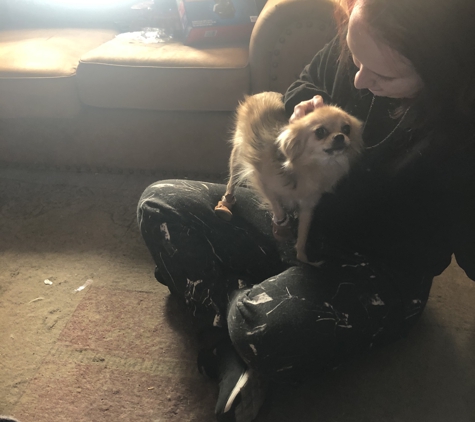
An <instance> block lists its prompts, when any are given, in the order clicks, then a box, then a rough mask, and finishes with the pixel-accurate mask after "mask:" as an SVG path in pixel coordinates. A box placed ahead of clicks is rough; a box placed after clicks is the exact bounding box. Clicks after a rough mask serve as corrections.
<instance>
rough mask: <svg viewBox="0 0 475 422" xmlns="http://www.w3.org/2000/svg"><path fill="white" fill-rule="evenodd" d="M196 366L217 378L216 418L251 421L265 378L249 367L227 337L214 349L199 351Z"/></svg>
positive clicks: (259, 403)
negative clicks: (226, 339)
mask: <svg viewBox="0 0 475 422" xmlns="http://www.w3.org/2000/svg"><path fill="white" fill-rule="evenodd" d="M198 368H199V370H200V372H201V373H202V374H203V375H207V376H209V377H211V378H218V379H219V394H218V400H217V402H216V407H215V414H216V420H217V421H218V422H251V421H253V420H254V419H255V418H256V416H257V414H258V413H259V409H260V408H261V406H262V404H263V402H264V399H265V396H266V391H267V381H266V380H265V379H264V378H263V377H262V376H260V375H259V374H257V373H256V372H255V371H253V370H252V369H250V368H249V367H248V366H247V365H246V364H245V363H244V361H243V360H242V359H241V357H240V356H239V355H238V354H237V352H236V350H235V349H234V347H233V345H232V344H231V342H230V341H225V342H222V343H220V344H219V345H218V346H217V347H216V348H215V349H214V350H212V351H211V350H208V351H201V352H200V355H199V356H198Z"/></svg>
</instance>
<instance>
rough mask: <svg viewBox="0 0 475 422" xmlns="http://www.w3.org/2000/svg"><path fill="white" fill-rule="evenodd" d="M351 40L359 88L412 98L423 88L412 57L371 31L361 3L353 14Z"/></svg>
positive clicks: (386, 95) (349, 42)
mask: <svg viewBox="0 0 475 422" xmlns="http://www.w3.org/2000/svg"><path fill="white" fill-rule="evenodd" d="M347 43H348V48H349V49H350V52H351V54H352V56H353V62H354V63H355V65H356V67H357V68H358V69H359V70H358V72H357V73H356V76H355V82H354V83H355V87H356V88H357V89H365V88H366V89H369V90H370V91H371V92H372V93H373V94H374V95H376V96H381V97H391V98H411V97H414V96H415V95H416V94H417V93H418V92H419V91H420V89H421V88H422V86H423V82H422V79H421V78H420V77H419V75H418V74H417V72H416V71H415V69H414V67H413V66H412V64H411V63H410V62H409V60H407V59H406V58H405V57H403V56H402V55H401V54H399V53H398V52H397V51H395V50H393V49H392V48H390V47H388V46H387V45H385V44H383V43H381V42H378V40H376V39H375V38H374V37H373V36H372V35H371V34H370V31H369V30H368V28H367V25H366V24H365V22H364V19H363V17H362V14H361V9H360V8H359V7H358V6H356V7H355V8H354V9H353V12H352V13H351V16H350V22H349V27H348V35H347Z"/></svg>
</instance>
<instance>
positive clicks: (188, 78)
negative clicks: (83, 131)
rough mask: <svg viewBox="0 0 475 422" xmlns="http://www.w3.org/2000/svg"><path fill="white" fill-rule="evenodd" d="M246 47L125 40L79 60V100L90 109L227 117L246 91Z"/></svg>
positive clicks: (101, 47) (104, 45)
mask: <svg viewBox="0 0 475 422" xmlns="http://www.w3.org/2000/svg"><path fill="white" fill-rule="evenodd" d="M248 55H249V52H248V45H247V44H246V45H242V44H240V45H232V46H229V45H227V46H222V47H201V48H194V47H190V46H185V45H183V44H182V43H178V42H166V43H150V44H147V43H141V42H132V41H131V40H130V39H127V38H125V37H116V38H115V39H113V40H111V41H109V42H107V43H105V44H103V45H101V46H99V47H97V48H96V49H94V50H92V51H90V52H88V53H86V54H84V55H83V56H82V58H81V61H80V63H79V67H78V87H79V95H80V98H81V100H82V101H83V102H84V103H85V104H87V105H91V106H97V107H109V108H110V107H112V108H134V109H150V110H167V111H232V110H234V109H235V108H236V105H237V102H238V100H240V99H241V98H242V95H243V94H244V93H248V92H249V89H250V74H249V66H248Z"/></svg>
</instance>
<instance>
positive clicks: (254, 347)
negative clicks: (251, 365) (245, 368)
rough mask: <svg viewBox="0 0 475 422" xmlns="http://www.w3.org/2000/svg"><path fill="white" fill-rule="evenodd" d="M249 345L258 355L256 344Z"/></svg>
mask: <svg viewBox="0 0 475 422" xmlns="http://www.w3.org/2000/svg"><path fill="white" fill-rule="evenodd" d="M249 347H250V348H251V349H252V351H253V352H254V354H255V355H256V356H257V349H256V346H254V345H253V344H250V345H249Z"/></svg>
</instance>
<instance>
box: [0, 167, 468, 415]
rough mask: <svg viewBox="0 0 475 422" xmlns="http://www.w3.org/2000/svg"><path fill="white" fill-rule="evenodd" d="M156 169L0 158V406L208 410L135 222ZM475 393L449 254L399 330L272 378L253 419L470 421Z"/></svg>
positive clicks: (208, 391)
mask: <svg viewBox="0 0 475 422" xmlns="http://www.w3.org/2000/svg"><path fill="white" fill-rule="evenodd" d="M155 178H156V177H152V176H144V175H130V174H129V175H111V174H93V173H80V174H77V173H66V172H65V173H60V172H57V173H54V172H48V171H28V170H25V169H12V168H9V169H3V170H0V251H1V252H0V342H1V343H0V414H2V413H3V414H10V415H13V416H16V417H17V418H18V419H19V420H20V421H21V422H46V421H48V422H56V421H58V422H62V421H68V422H69V421H80V422H86V421H87V422H89V421H94V422H109V421H110V422H112V421H114V422H115V421H120V420H124V421H134V422H142V421H144V422H145V421H147V422H167V421H194V422H208V421H209V422H211V421H213V420H214V416H213V407H214V402H215V399H216V393H217V387H216V385H215V383H214V382H212V381H208V380H206V379H204V378H203V377H202V376H201V375H200V374H199V373H198V371H197V369H196V365H195V356H196V347H197V342H196V335H195V333H194V327H193V324H192V323H191V320H190V318H189V317H188V316H187V315H186V314H185V313H184V312H183V308H182V307H181V305H180V304H179V303H177V302H176V301H175V300H173V299H171V298H170V297H169V295H168V291H167V289H166V288H165V287H163V286H162V285H160V284H159V283H157V282H156V281H155V279H154V277H153V268H154V265H153V262H152V260H151V258H150V257H149V255H148V251H147V250H146V248H145V246H144V245H143V243H142V241H141V238H140V236H139V233H138V230H137V227H136V223H135V206H136V203H137V201H138V198H139V196H140V194H141V192H142V190H143V189H144V188H145V187H146V186H147V185H148V184H149V183H151V182H153V181H154V180H155ZM45 280H50V282H52V284H45ZM47 283H49V282H47ZM86 284H87V285H86ZM85 285H86V286H85ZM81 286H85V287H84V288H83V289H79V291H78V288H80V287H81ZM474 397H475V284H474V283H473V282H471V281H469V280H468V279H467V278H466V276H465V274H464V273H463V271H461V270H460V269H459V268H458V267H457V266H456V264H453V265H452V266H451V267H450V268H449V269H448V270H447V271H446V272H445V273H444V274H443V275H442V276H441V277H439V278H438V279H437V280H436V282H435V285H434V289H433V292H432V295H431V300H430V302H429V305H428V309H427V311H426V313H425V315H424V317H423V319H422V321H421V323H420V324H419V325H418V326H417V327H416V329H415V330H414V331H413V333H412V334H411V336H410V337H409V338H408V339H407V340H404V341H401V342H399V343H397V344H396V345H394V347H392V348H390V349H385V350H380V351H374V352H373V353H372V354H371V355H370V356H367V357H365V358H361V359H359V360H357V361H355V362H352V363H350V364H348V365H347V366H346V367H345V368H341V369H340V370H337V371H335V372H334V373H332V374H329V375H328V376H326V377H325V378H324V379H321V380H316V381H315V382H313V383H309V384H306V385H301V386H294V387H284V386H273V387H272V389H271V391H270V395H269V398H268V400H267V402H266V404H265V406H264V408H263V410H262V413H261V415H260V416H259V418H258V419H257V421H258V422H259V421H261V422H274V421H302V422H310V421H311V422H373V421H374V422H376V421H377V422H416V421H417V422H425V421H430V422H439V421H440V422H452V421H455V422H474V421H475V400H474V399H473V398H474Z"/></svg>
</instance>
